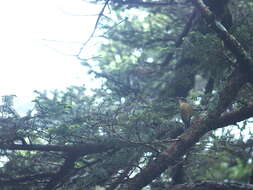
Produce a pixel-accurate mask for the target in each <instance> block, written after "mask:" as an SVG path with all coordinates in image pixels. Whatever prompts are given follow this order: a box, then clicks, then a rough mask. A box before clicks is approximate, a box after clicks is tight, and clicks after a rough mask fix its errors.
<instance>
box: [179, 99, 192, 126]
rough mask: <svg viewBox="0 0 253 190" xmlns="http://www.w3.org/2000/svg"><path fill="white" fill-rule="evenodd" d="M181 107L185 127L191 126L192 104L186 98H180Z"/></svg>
mask: <svg viewBox="0 0 253 190" xmlns="http://www.w3.org/2000/svg"><path fill="white" fill-rule="evenodd" d="M179 108H180V113H181V118H182V120H183V122H184V125H185V128H188V127H190V124H191V117H192V115H193V108H192V106H191V105H190V104H189V103H187V101H186V99H185V98H180V99H179Z"/></svg>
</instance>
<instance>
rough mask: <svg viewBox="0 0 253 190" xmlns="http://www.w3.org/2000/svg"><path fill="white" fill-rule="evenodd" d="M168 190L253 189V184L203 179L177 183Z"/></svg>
mask: <svg viewBox="0 0 253 190" xmlns="http://www.w3.org/2000/svg"><path fill="white" fill-rule="evenodd" d="M168 190H253V185H249V184H240V183H225V182H220V183H218V182H215V181H203V182H199V183H191V184H180V185H175V186H173V187H170V188H169V189H168Z"/></svg>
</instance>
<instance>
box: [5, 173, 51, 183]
mask: <svg viewBox="0 0 253 190" xmlns="http://www.w3.org/2000/svg"><path fill="white" fill-rule="evenodd" d="M53 175H54V173H43V174H36V175H30V176H23V177H17V178H12V179H1V180H0V184H1V185H18V184H22V183H27V182H31V181H34V180H45V179H48V178H50V177H52V176H53Z"/></svg>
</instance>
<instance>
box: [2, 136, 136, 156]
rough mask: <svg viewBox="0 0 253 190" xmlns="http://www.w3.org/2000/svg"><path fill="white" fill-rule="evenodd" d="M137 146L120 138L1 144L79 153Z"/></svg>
mask: <svg viewBox="0 0 253 190" xmlns="http://www.w3.org/2000/svg"><path fill="white" fill-rule="evenodd" d="M129 146H136V145H135V144H133V143H127V142H122V141H119V140H115V141H108V142H100V143H86V144H80V145H39V144H34V145H28V144H26V145H19V144H1V145H0V149H2V150H29V151H31V150H33V151H55V152H78V153H79V154H82V155H86V154H94V153H101V152H105V151H108V150H111V149H119V148H123V147H129Z"/></svg>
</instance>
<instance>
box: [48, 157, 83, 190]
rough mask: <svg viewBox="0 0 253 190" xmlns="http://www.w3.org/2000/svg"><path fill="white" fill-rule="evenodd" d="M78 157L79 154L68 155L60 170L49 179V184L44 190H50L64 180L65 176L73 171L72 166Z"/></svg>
mask: <svg viewBox="0 0 253 190" xmlns="http://www.w3.org/2000/svg"><path fill="white" fill-rule="evenodd" d="M78 157H79V154H75V153H73V154H69V155H68V158H67V159H66V160H65V162H64V163H63V165H62V167H61V168H60V170H59V171H58V172H57V173H56V174H55V175H54V176H53V177H52V178H51V180H50V182H49V183H48V184H47V185H46V187H45V190H52V189H54V188H55V187H56V186H57V185H58V184H60V183H61V182H62V181H64V180H66V177H67V175H68V174H69V173H70V172H71V170H73V169H74V164H75V162H76V160H77V159H78Z"/></svg>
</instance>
